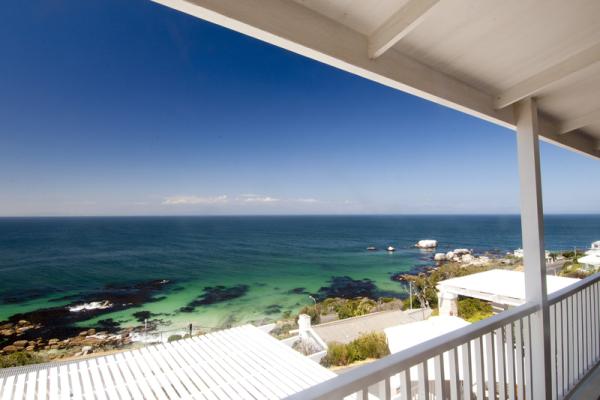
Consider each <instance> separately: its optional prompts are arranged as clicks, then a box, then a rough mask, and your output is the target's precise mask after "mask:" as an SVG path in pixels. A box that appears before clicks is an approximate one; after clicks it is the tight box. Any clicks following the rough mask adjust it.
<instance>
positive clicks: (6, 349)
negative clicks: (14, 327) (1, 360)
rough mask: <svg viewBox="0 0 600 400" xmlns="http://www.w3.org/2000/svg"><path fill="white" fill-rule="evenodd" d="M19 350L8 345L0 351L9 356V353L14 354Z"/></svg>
mask: <svg viewBox="0 0 600 400" xmlns="http://www.w3.org/2000/svg"><path fill="white" fill-rule="evenodd" d="M18 350H19V349H18V348H16V347H15V346H12V345H9V346H5V347H4V348H3V349H2V351H3V352H5V353H6V354H10V353H14V352H15V351H18Z"/></svg>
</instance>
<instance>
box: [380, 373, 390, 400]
mask: <svg viewBox="0 0 600 400" xmlns="http://www.w3.org/2000/svg"><path fill="white" fill-rule="evenodd" d="M383 385H384V386H383V395H384V399H385V400H392V383H391V381H390V377H389V376H388V377H387V378H385V379H384V380H383ZM381 393H382V392H381V391H380V392H379V394H381Z"/></svg>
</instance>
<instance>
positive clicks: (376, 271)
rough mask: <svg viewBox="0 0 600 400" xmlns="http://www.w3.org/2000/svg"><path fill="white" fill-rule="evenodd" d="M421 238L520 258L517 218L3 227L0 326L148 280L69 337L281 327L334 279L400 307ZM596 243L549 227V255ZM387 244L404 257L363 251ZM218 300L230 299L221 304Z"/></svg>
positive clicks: (177, 220)
mask: <svg viewBox="0 0 600 400" xmlns="http://www.w3.org/2000/svg"><path fill="white" fill-rule="evenodd" d="M424 238H434V239H437V240H438V241H439V242H440V245H441V249H442V250H446V249H453V248H456V247H467V248H472V249H475V250H476V251H480V252H484V251H497V252H504V251H512V250H513V249H515V248H518V247H520V225H519V218H518V217H517V216H351V217H350V216H335V217H333V216H332V217H320V216H319V217H317V216H314V217H152V218H151V217H148V218H5V219H0V273H1V276H2V280H1V281H0V320H5V319H7V318H9V317H11V316H14V315H15V314H17V313H23V312H30V311H33V310H38V309H41V308H48V307H62V306H65V305H67V304H71V303H73V302H77V301H78V300H81V299H84V298H85V299H86V301H89V300H102V296H103V295H104V294H105V293H106V287H107V286H112V287H114V286H118V287H134V286H135V285H140V284H141V283H143V282H148V281H150V280H168V281H169V284H167V285H164V286H161V287H159V288H158V289H156V290H154V289H153V291H151V292H148V293H146V292H144V293H146V295H147V296H146V297H145V298H143V299H142V300H141V303H142V304H137V307H130V306H123V309H122V310H120V311H115V312H106V313H102V314H101V315H90V318H89V319H87V320H78V321H76V322H74V325H79V326H91V325H94V324H96V323H97V321H99V320H106V319H109V318H110V319H112V320H113V321H116V322H118V323H120V324H121V326H131V325H137V324H138V322H137V321H136V318H134V316H133V314H134V313H135V312H139V311H149V312H151V313H154V314H157V315H156V316H155V318H160V319H162V320H163V322H164V323H165V324H167V325H169V324H170V325H183V324H187V323H189V322H193V323H194V324H197V325H202V326H220V325H224V324H230V323H234V324H235V323H242V322H246V321H253V320H260V319H265V318H277V317H279V316H280V315H281V313H282V312H284V311H286V310H292V311H295V310H297V309H298V308H299V307H301V306H302V305H305V304H310V303H311V300H310V298H309V297H308V294H309V293H316V292H318V290H319V288H321V287H323V286H327V285H328V281H329V280H330V279H331V278H332V277H344V276H348V277H350V278H352V279H369V280H371V281H372V283H373V284H374V285H376V288H375V289H374V293H376V294H377V295H395V296H403V295H404V294H405V289H404V287H403V286H402V285H401V284H400V283H398V282H394V281H392V280H391V279H390V275H391V274H393V273H397V272H406V271H410V270H412V269H413V268H415V267H416V266H419V265H423V264H427V263H429V262H430V257H431V255H430V254H428V253H423V252H421V251H419V250H417V249H415V248H414V247H412V245H413V244H414V243H415V242H416V241H417V240H419V239H424ZM599 239H600V216H549V217H547V218H546V244H547V245H546V247H547V248H548V249H569V248H572V247H573V246H578V247H579V248H585V247H587V246H589V244H590V243H591V242H592V241H594V240H599ZM390 244H391V245H393V246H395V247H396V248H397V249H398V251H396V252H395V253H393V254H388V253H387V252H384V251H378V252H367V251H366V250H365V249H366V247H367V246H370V245H374V246H378V247H379V248H383V247H385V246H387V245H390ZM219 285H221V286H223V287H224V288H223V289H220V291H219V290H217V292H214V291H213V292H212V296H213V297H210V296H208V295H207V293H208V292H210V290H209V291H206V290H205V288H206V287H213V288H214V287H215V286H219ZM232 288H233V289H232ZM119 290H121V289H119ZM135 290H137V289H135ZM228 290H232V292H229V291H228ZM236 290H237V291H236ZM136 293H137V292H136ZM215 293H216V294H215ZM223 293H227V294H230V296H228V295H225V296H224V297H223V298H215V297H214V296H217V297H218V296H223ZM95 296H96V297H95ZM138 297H139V296H138ZM142 297H143V296H142ZM137 300H140V299H139V298H137ZM194 300H196V301H197V302H199V304H198V305H196V306H195V307H192V308H193V311H192V312H183V311H181V308H182V307H185V306H186V305H189V303H191V302H193V301H194Z"/></svg>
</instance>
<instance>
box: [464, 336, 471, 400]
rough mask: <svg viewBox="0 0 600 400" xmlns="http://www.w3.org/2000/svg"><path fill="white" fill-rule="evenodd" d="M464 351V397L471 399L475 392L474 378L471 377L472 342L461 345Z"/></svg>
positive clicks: (466, 399)
mask: <svg viewBox="0 0 600 400" xmlns="http://www.w3.org/2000/svg"><path fill="white" fill-rule="evenodd" d="M461 353H462V371H463V398H464V399H465V400H471V397H472V393H473V379H472V378H471V377H472V375H471V371H472V370H473V368H472V367H471V342H467V343H465V344H463V345H462V346H461Z"/></svg>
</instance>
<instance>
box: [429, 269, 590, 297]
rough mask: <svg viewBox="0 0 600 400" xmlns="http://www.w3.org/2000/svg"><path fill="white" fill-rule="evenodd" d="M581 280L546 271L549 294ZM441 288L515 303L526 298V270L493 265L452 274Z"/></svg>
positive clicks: (466, 294)
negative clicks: (472, 272)
mask: <svg viewBox="0 0 600 400" xmlns="http://www.w3.org/2000/svg"><path fill="white" fill-rule="evenodd" d="M577 281H579V279H576V278H565V277H563V276H552V275H546V284H547V290H548V294H550V293H553V292H556V291H558V290H560V289H562V288H564V287H567V286H569V285H572V284H573V283H575V282H577ZM437 288H438V290H439V291H440V292H448V293H454V294H458V295H461V296H468V297H474V298H478V299H483V300H488V301H494V302H496V303H499V304H506V305H511V306H516V305H520V304H523V303H524V302H525V273H524V272H520V271H509V270H504V269H493V270H490V271H485V272H479V273H476V274H471V275H466V276H461V277H459V278H451V279H447V280H445V281H441V282H439V283H438V285H437Z"/></svg>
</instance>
